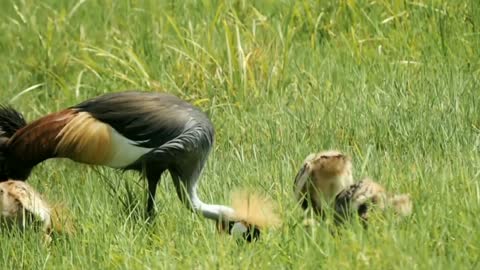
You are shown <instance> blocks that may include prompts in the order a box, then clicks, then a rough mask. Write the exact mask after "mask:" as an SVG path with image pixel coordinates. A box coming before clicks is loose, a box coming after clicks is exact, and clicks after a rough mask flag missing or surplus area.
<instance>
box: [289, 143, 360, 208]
mask: <svg viewBox="0 0 480 270" xmlns="http://www.w3.org/2000/svg"><path fill="white" fill-rule="evenodd" d="M352 183H353V176H352V162H351V158H350V157H349V156H347V155H346V154H344V153H342V152H340V151H337V150H328V151H322V152H319V153H314V154H310V155H308V156H307V157H306V159H305V160H304V162H303V165H302V167H301V169H300V170H299V172H298V173H297V175H296V176H295V182H294V193H295V198H296V199H297V201H298V202H300V203H301V205H302V208H303V209H304V210H307V209H308V208H309V207H311V208H312V209H313V210H314V212H315V213H317V214H320V215H322V214H323V210H322V208H323V207H325V206H327V205H330V204H331V203H332V202H333V199H334V198H335V196H336V195H337V194H338V193H339V192H340V191H341V190H342V189H343V188H345V187H347V186H349V185H351V184H352ZM324 204H326V205H324Z"/></svg>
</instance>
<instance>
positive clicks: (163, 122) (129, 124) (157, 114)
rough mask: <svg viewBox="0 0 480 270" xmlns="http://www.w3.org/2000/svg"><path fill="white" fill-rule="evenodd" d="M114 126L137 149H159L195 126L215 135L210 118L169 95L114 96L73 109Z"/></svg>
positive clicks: (139, 92) (135, 93) (142, 93)
mask: <svg viewBox="0 0 480 270" xmlns="http://www.w3.org/2000/svg"><path fill="white" fill-rule="evenodd" d="M72 108H73V109H75V110H78V111H84V112H88V113H89V114H91V115H92V116H93V117H94V118H95V119H97V120H99V121H101V122H103V123H106V124H108V125H110V126H111V127H112V128H114V129H115V130H116V131H117V132H118V133H120V134H121V135H122V136H124V137H126V138H128V139H129V140H131V141H133V142H135V144H136V145H137V146H141V147H145V148H155V147H159V146H161V145H163V144H164V143H166V142H168V141H170V140H172V139H174V138H176V137H178V136H179V135H181V134H182V133H183V132H185V130H186V129H188V128H189V126H190V125H192V121H193V122H195V124H203V125H205V127H206V128H209V129H211V130H212V131H213V126H212V124H211V122H210V120H209V119H208V118H207V116H206V114H204V113H203V112H201V111H200V110H199V109H198V108H196V107H194V106H193V105H191V104H189V103H187V102H185V101H183V100H181V99H180V98H178V97H176V96H174V95H171V94H167V93H154V92H141V91H126V92H120V93H110V94H105V95H102V96H99V97H97V98H93V99H90V100H87V101H85V102H82V103H80V104H78V105H76V106H73V107H72Z"/></svg>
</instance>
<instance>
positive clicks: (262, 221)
mask: <svg viewBox="0 0 480 270" xmlns="http://www.w3.org/2000/svg"><path fill="white" fill-rule="evenodd" d="M232 209H233V210H234V214H233V215H232V216H229V217H225V220H220V221H217V229H218V230H219V231H220V232H224V233H228V234H230V235H233V236H240V237H241V238H243V239H245V240H247V241H248V242H252V241H255V240H258V239H259V238H260V231H261V230H265V229H268V228H275V227H278V226H279V225H280V224H281V219H280V217H279V216H278V215H277V213H276V211H275V207H274V205H273V202H272V201H271V200H270V199H269V198H267V197H265V196H263V195H261V194H259V193H258V192H255V191H251V190H237V191H235V192H234V193H233V196H232Z"/></svg>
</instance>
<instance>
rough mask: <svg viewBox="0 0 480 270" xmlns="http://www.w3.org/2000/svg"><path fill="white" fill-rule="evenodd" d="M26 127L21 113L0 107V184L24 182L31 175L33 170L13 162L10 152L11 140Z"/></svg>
mask: <svg viewBox="0 0 480 270" xmlns="http://www.w3.org/2000/svg"><path fill="white" fill-rule="evenodd" d="M26 125H27V122H26V121H25V119H24V118H23V115H22V114H21V113H19V112H17V111H16V110H15V109H13V108H12V107H10V106H5V105H0V182H2V181H6V180H8V179H9V178H15V179H21V180H24V179H26V178H27V177H28V176H29V175H30V171H31V168H23V167H22V166H21V164H18V163H17V162H15V161H13V160H11V154H10V153H9V152H8V142H9V139H10V138H11V137H12V136H13V135H14V134H15V133H16V132H17V130H19V129H21V128H23V127H24V126H26Z"/></svg>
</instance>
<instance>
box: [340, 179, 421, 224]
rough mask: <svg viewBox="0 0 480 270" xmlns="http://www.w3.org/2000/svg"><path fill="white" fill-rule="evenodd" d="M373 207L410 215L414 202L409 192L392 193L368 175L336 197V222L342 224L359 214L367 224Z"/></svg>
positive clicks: (401, 214)
mask: <svg viewBox="0 0 480 270" xmlns="http://www.w3.org/2000/svg"><path fill="white" fill-rule="evenodd" d="M373 209H379V210H380V211H385V210H387V209H393V210H394V212H395V213H396V214H398V215H400V216H408V215H410V214H411V212H412V202H411V199H410V196H409V195H408V194H398V195H397V194H390V193H388V192H387V191H386V190H385V188H384V187H383V186H382V185H380V184H379V183H377V182H375V181H373V180H372V179H370V178H368V177H367V178H364V179H363V180H361V181H359V182H356V183H355V184H352V185H350V186H348V187H347V188H345V189H344V190H342V191H341V192H340V193H339V194H338V195H337V196H336V197H335V222H336V224H342V223H343V222H345V221H346V220H347V219H348V218H350V217H352V216H353V215H355V214H357V215H358V216H359V217H360V219H361V221H362V223H363V225H364V226H367V221H368V218H369V215H370V214H371V212H372V210H373Z"/></svg>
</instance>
